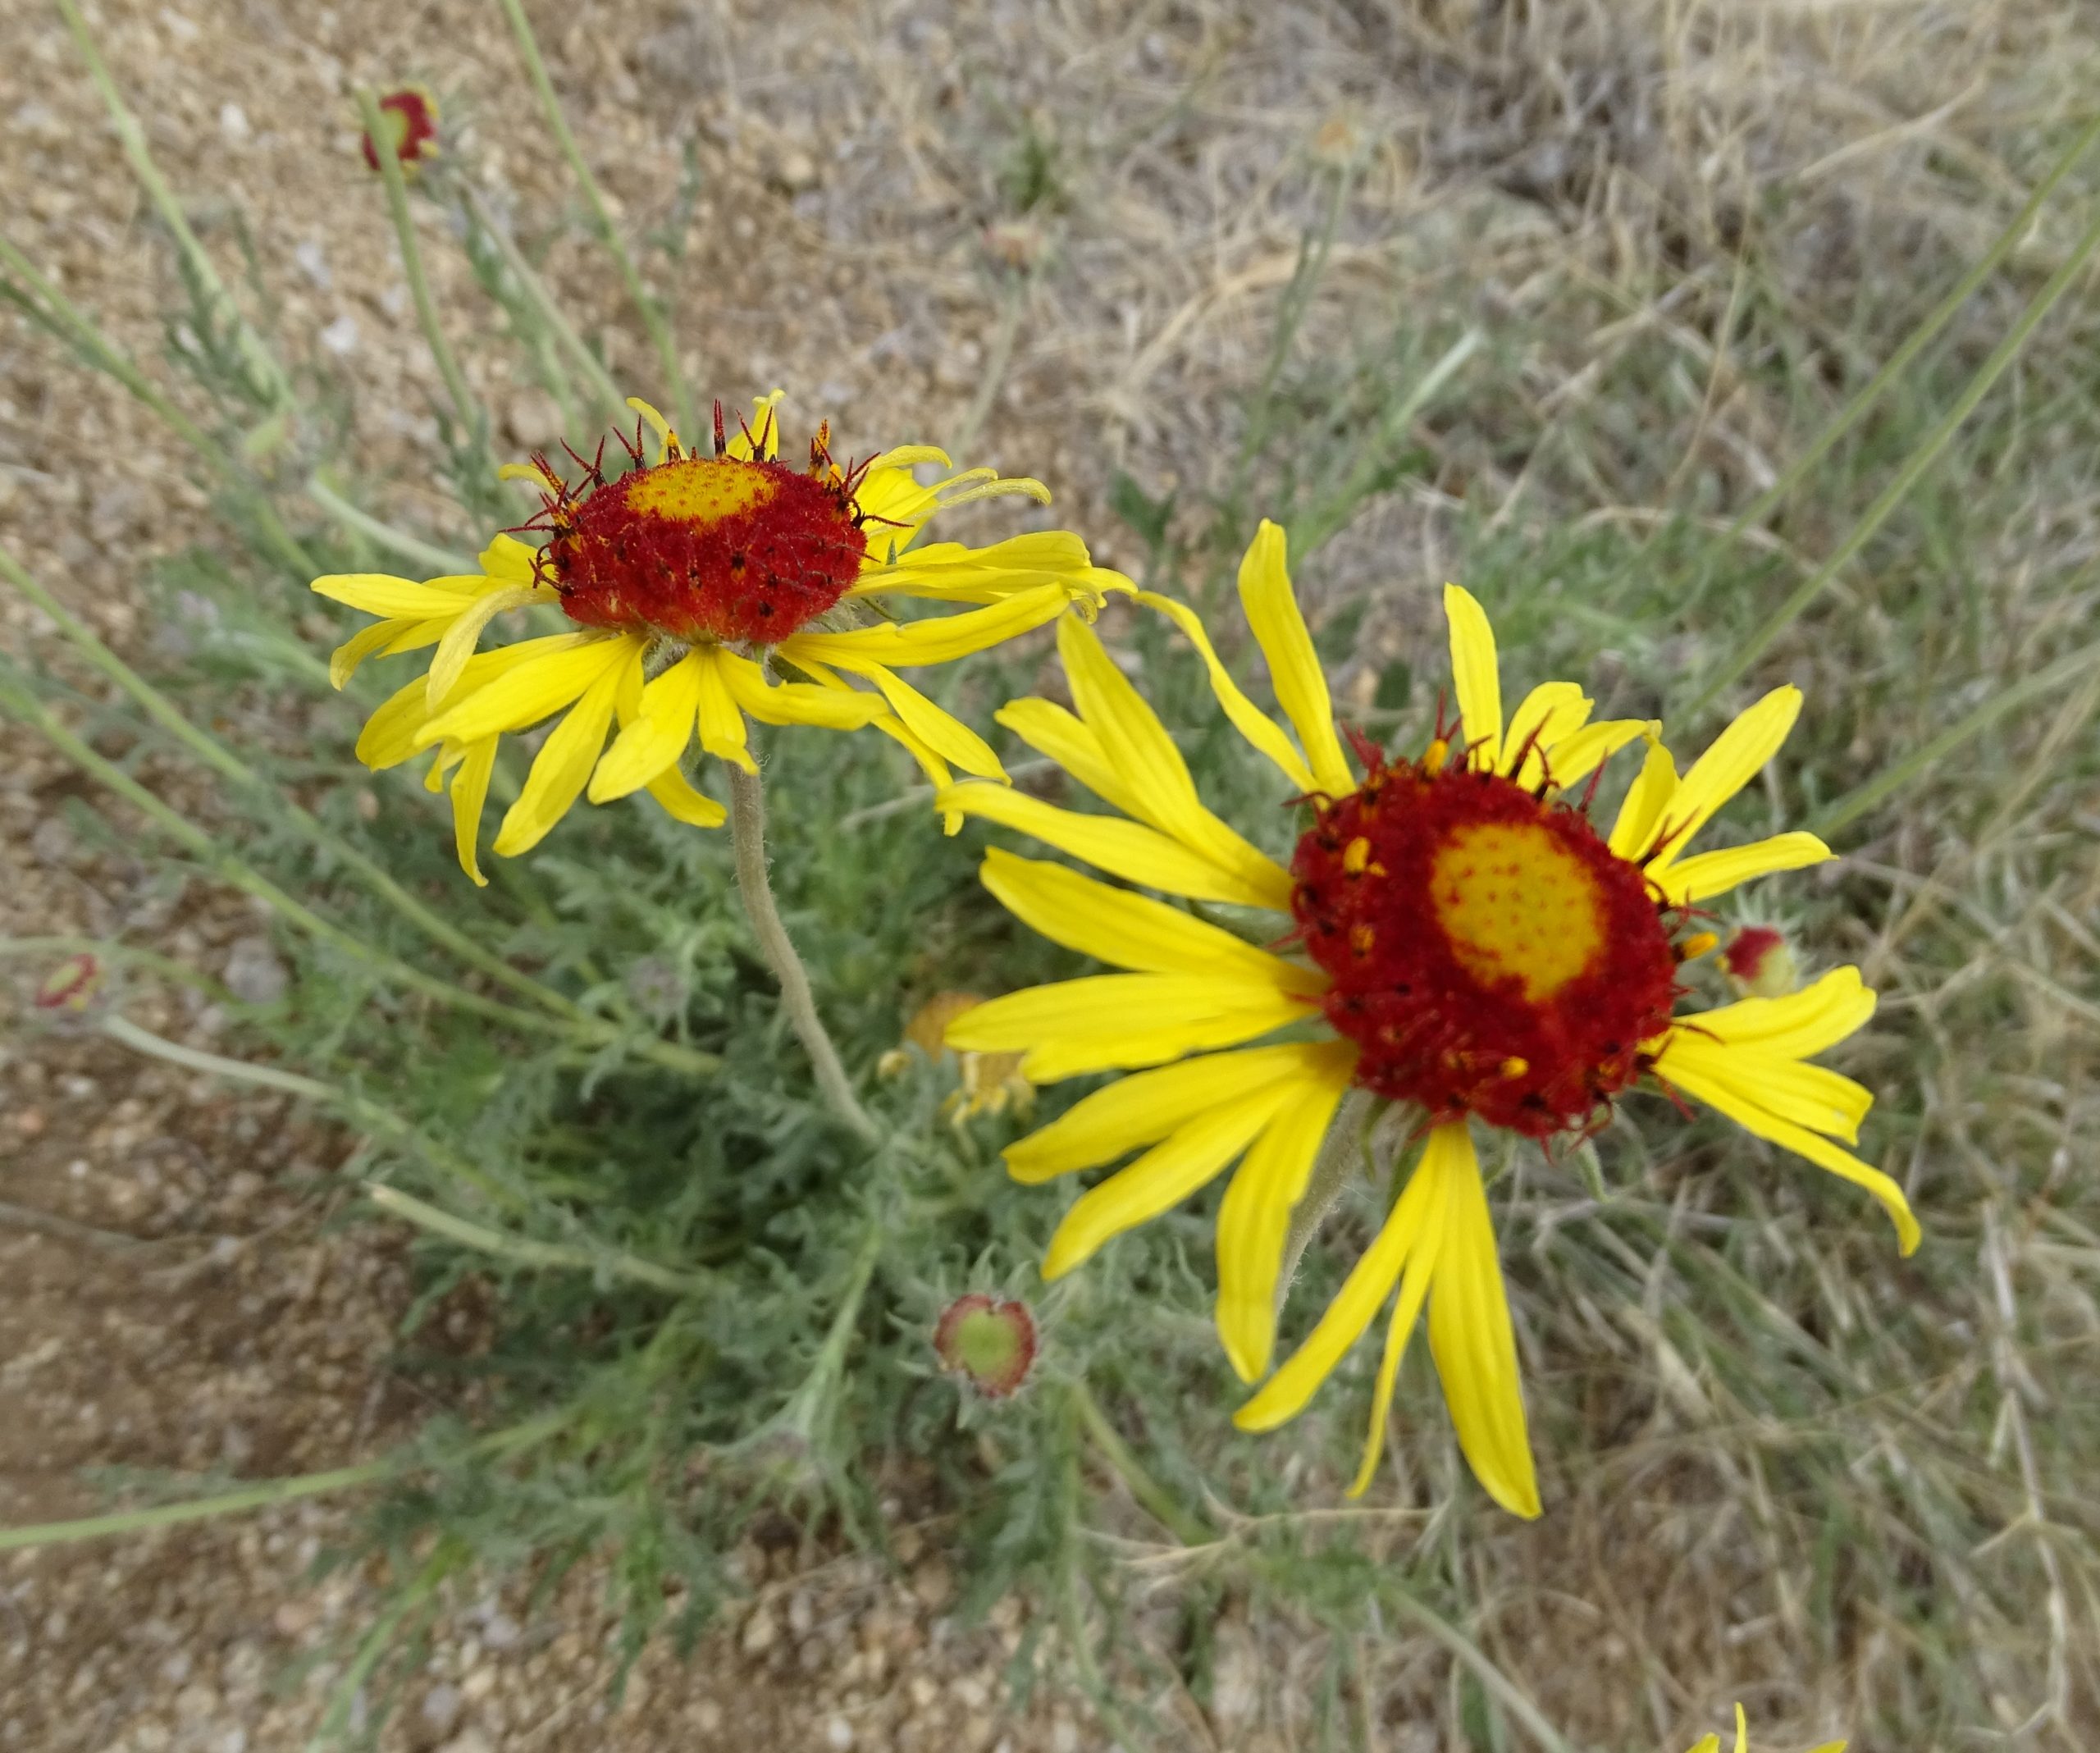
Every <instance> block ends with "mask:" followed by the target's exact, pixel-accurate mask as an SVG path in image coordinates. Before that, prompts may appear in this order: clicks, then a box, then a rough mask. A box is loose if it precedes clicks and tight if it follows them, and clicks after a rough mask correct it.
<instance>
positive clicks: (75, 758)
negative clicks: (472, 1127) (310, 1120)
mask: <svg viewBox="0 0 2100 1753" xmlns="http://www.w3.org/2000/svg"><path fill="white" fill-rule="evenodd" d="M0 706H4V707H6V708H7V710H9V711H10V712H11V713H13V714H15V715H16V717H18V718H20V719H21V720H22V722H23V723H24V724H27V725H29V726H30V728H32V729H33V730H35V731H38V732H39V733H41V734H42V735H43V737H45V738H46V740H47V741H48V742H50V743H51V744H52V746H53V747H54V748H56V749H57V750H58V751H59V752H60V753H61V754H62V755H64V756H66V757H67V758H68V759H70V760H71V761H72V762H73V763H74V764H75V765H76V766H78V767H80V769H83V770H84V772H86V773H88V774H91V775H93V776H94V778H97V779H98V780H100V781H101V782H102V783H103V784H104V785H106V786H107V787H109V788H110V789H111V790H112V791H113V792H116V794H117V795H118V796H119V797H122V798H123V799H124V800H125V801H126V802H127V803H130V805H132V806H134V807H135V808H136V809H137V810H139V811H141V812H142V813H143V814H144V815H146V816H147V817H148V819H150V820H152V821H153V823H154V824H156V825H158V827H159V828H160V829H162V831H163V832H164V833H167V835H168V836H169V837H170V838H171V839H173V840H175V841H176V842H178V843H179V844H180V845H181V846H183V847H185V848H186V849H187V850H188V851H190V852H191V853H192V854H194V856H196V857H197V858H198V859H199V861H200V862H202V863H203V865H205V867H206V868H207V869H208V870H211V871H212V873H213V874H215V875H217V877H218V878H219V879H220V880H221V881H222V882H226V883H231V884H232V885H233V886H234V887H235V888H239V889H241V890H243V891H244V892H246V893H248V894H251V895H253V896H254V897H256V899H257V900H258V901H261V902H264V903H265V904H267V906H269V907H270V908H271V909H272V911H275V912H276V913H278V914H279V915H281V916H282V917H283V918H284V919H285V920H287V921H289V922H290V924H294V925H296V926H298V927H299V929H301V930H303V931H304V932H306V933H308V934H309V935H310V936H313V937H314V938H318V939H320V940H321V941H322V943H327V944H330V945H331V946H333V947H335V948H336V949H338V950H340V951H342V952H345V954H347V955H349V956H351V957H353V958H354V960H356V961H359V962H362V963H363V964H364V965H365V966H367V967H368V968H370V969H372V971H373V972H374V973H376V974H377V975H379V976H381V978H382V979H389V980H392V981H395V982H396V983H398V984H400V985H403V986H406V987H409V988H412V989H413V990H414V991H417V992H419V993H422V994H423V995H424V996H425V997H430V998H435V999H436V1001H437V1002H439V1003H441V1004H444V1005H446V1006H449V1007H450V1008H452V1009H454V1010H458V1011H471V1012H472V1013H473V1014H474V1015H475V1016H486V1017H488V1018H490V1019H491V1020H494V1021H497V1022H500V1023H503V1024H505V1025H508V1026H509V1027H510V1028H513V1029H520V1030H523V1031H526V1032H527V1033H531V1034H543V1035H545V1034H552V1035H561V1036H567V1037H569V1038H571V1039H577V1040H582V1041H589V1042H592V1043H596V1044H598V1045H600V1046H611V1045H614V1044H616V1043H626V1044H628V1045H629V1046H630V1047H631V1048H632V1050H633V1051H634V1052H637V1054H639V1055H641V1057H644V1058H646V1059H652V1060H655V1061H656V1062H657V1063H658V1064H660V1065H664V1066H669V1067H670V1068H671V1069H673V1070H674V1071H685V1072H688V1073H691V1074H692V1075H695V1076H702V1077H704V1076H709V1075H712V1074H714V1072H716V1071H719V1070H720V1069H721V1066H722V1061H721V1060H720V1059H719V1057H717V1056H716V1055H714V1054H713V1053H704V1052H699V1051H697V1050H696V1049H694V1048H687V1047H682V1046H680V1045H679V1044H678V1043H677V1042H675V1041H666V1040H663V1039H660V1038H657V1037H655V1036H646V1037H643V1038H641V1039H630V1038H629V1037H628V1036H627V1035H626V1034H624V1033H623V1031H622V1030H620V1029H617V1028H615V1027H614V1026H613V1025H611V1024H609V1023H605V1022H600V1021H599V1020H597V1019H596V1018H595V1017H591V1016H578V1017H575V1018H568V1019H565V1018H562V1017H557V1016H544V1015H542V1014H541V1013H540V1012H538V1011H525V1010H520V1009H519V1008H518V1007H517V1006H515V1005H511V1004H504V1003H503V1002H501V1001H500V1000H498V999H495V998H484V997H482V996H481V995H480V994H479V993H471V992H468V991H467V990H465V989H464V988H462V987H459V986H455V985H454V984H452V983H451V982H450V981H449V980H445V979H439V978H438V977H437V976H436V975H430V974H426V973H425V972H423V970H422V969H420V968H417V967H414V966H411V965H410V964H409V963H408V962H405V961H401V960H400V959H399V957H397V956H390V955H389V954H387V953H386V952H385V951H383V950H380V949H376V948H374V947H372V945H370V944H368V943H365V942H364V941H363V939H362V938H358V937H357V936H356V935H354V934H353V933H350V932H348V931H345V929H343V928H342V927H341V926H340V925H337V924H334V923H332V922H331V921H330V920H326V919H323V918H322V916H321V915H319V914H317V913H316V912H314V911H313V910H312V909H311V908H309V907H308V906H305V905H304V904H303V903H302V902H298V901H296V900H294V899H293V897H291V896H290V895H288V894H286V893H285V892H284V890H282V889H281V888H278V887H277V886H276V883H272V882H271V881H270V880H269V879H268V878H267V877H265V876H264V875H263V874H262V873H261V872H259V871H258V870H255V869H254V868H253V866H252V865H249V864H247V863H245V862H244V861H242V860H241V859H240V858H238V857H236V856H235V855H234V854H233V853H232V852H231V851H228V850H226V847H223V846H221V845H220V844H219V842H217V841H216V840H214V839H213V838H212V837H211V836H210V835H209V834H208V833H204V832H203V829H199V828H198V827H196V826H195V825H194V824H192V823H190V822H189V821H187V820H185V819H184V818H183V816H181V815H180V814H179V813H178V812H176V810H172V809H171V808H170V807H169V806H167V804H165V803H163V802H162V801H161V800H160V799H159V798H158V797H155V796H154V795H153V793H152V792H149V791H148V790H147V789H146V787H144V786H143V785H141V784H140V783H139V782H138V781H137V780H136V779H135V778H132V777H131V775H130V774H128V773H126V772H125V771H124V769H122V768H121V767H119V766H118V765H116V763H115V762H113V761H111V760H106V759H104V758H103V756H100V755H98V754H97V753H96V752H95V751H94V749H92V748H90V747H89V746H88V745H87V743H85V742H83V741H82V740H81V739H80V737H77V736H75V734H74V733H72V732H71V730H69V729H68V728H66V726H65V725H64V724H62V723H61V722H60V720H59V719H58V718H57V715H56V714H54V713H52V711H51V710H50V709H49V708H48V706H46V705H44V703H43V701H40V700H39V699H38V698H37V697H36V696H34V694H32V693H30V692H29V691H28V690H27V689H26V688H24V687H21V685H20V684H19V683H18V682H15V681H14V680H12V679H11V678H7V677H6V676H4V675H0Z"/></svg>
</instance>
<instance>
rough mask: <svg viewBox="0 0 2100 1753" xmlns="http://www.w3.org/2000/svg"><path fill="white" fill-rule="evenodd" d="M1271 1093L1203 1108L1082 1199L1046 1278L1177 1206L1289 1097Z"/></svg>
mask: <svg viewBox="0 0 2100 1753" xmlns="http://www.w3.org/2000/svg"><path fill="white" fill-rule="evenodd" d="M1289 1093H1290V1091H1289V1089H1287V1088H1278V1087H1273V1086H1272V1087H1271V1088H1269V1089H1262V1090H1259V1091H1258V1092H1256V1093H1253V1095H1250V1096H1243V1097H1241V1098H1239V1099H1238V1100H1237V1101H1233V1102H1226V1103H1225V1104H1224V1105H1223V1106H1221V1107H1212V1108H1208V1109H1206V1110H1205V1111H1204V1112H1203V1113H1202V1114H1200V1115H1198V1116H1196V1117H1195V1118H1194V1119H1193V1120H1191V1121H1188V1122H1187V1124H1185V1125H1183V1126H1181V1127H1180V1129H1179V1130H1176V1132H1175V1133H1174V1134H1172V1135H1171V1137H1169V1138H1167V1139H1164V1140H1162V1142H1161V1143H1159V1144H1155V1145H1153V1148H1151V1149H1150V1150H1148V1151H1147V1152H1146V1153H1144V1155H1143V1156H1142V1157H1139V1158H1138V1160H1137V1161H1136V1162H1134V1163H1132V1164H1131V1165H1130V1167H1128V1168H1127V1169H1122V1170H1119V1171H1117V1172H1116V1173H1115V1174H1113V1175H1112V1176H1109V1177H1108V1179H1107V1180H1105V1181H1103V1182H1102V1184H1101V1185H1099V1186H1098V1187H1092V1188H1089V1189H1088V1190H1087V1191H1086V1192H1085V1193H1084V1194H1081V1195H1080V1198H1079V1200H1078V1202H1077V1203H1075V1204H1074V1205H1073V1207H1072V1208H1071V1210H1070V1211H1068V1212H1066V1213H1065V1217H1064V1221H1062V1222H1061V1223H1060V1224H1059V1225H1058V1226H1057V1233H1056V1234H1055V1235H1052V1237H1051V1238H1050V1246H1049V1249H1048V1251H1047V1252H1046V1253H1044V1254H1043V1277H1044V1278H1045V1279H1046V1280H1050V1279H1056V1278H1061V1277H1062V1276H1064V1275H1065V1274H1066V1273H1067V1272H1069V1271H1071V1269H1072V1268H1073V1267H1075V1266H1077V1265H1079V1264H1080V1262H1082V1261H1084V1260H1085V1259H1087V1258H1089V1256H1090V1255H1091V1254H1093V1252H1094V1250H1095V1249H1098V1248H1099V1247H1100V1246H1101V1244H1103V1242H1106V1241H1107V1240H1108V1239H1109V1238H1110V1237H1112V1236H1116V1235H1121V1234H1122V1233H1123V1232H1124V1231H1125V1230H1134V1229H1135V1228H1136V1227H1137V1226H1139V1224H1141V1223H1144V1222H1145V1221H1148V1219H1151V1218H1153V1217H1157V1216H1158V1215H1159V1214H1160V1213H1161V1212H1164V1211H1168V1210H1171V1208H1172V1207H1175V1206H1176V1205H1179V1204H1180V1203H1181V1202H1182V1201H1183V1200H1184V1199H1185V1198H1188V1197H1189V1194H1192V1193H1194V1191H1195V1190H1196V1189H1198V1187H1201V1186H1203V1185H1205V1184H1206V1183H1208V1181H1209V1180H1210V1179H1211V1177H1212V1176H1214V1175H1216V1174H1217V1172H1218V1171H1219V1170H1221V1169H1222V1168H1223V1167H1224V1166H1226V1164H1227V1163H1228V1162H1231V1161H1232V1159H1233V1158H1234V1157H1236V1156H1238V1155H1239V1153H1240V1152H1241V1151H1243V1150H1244V1149H1245V1148H1247V1145H1248V1143H1249V1140H1250V1139H1253V1136H1254V1134H1256V1133H1257V1132H1258V1131H1260V1130H1261V1129H1262V1126H1264V1125H1267V1122H1268V1120H1269V1116H1271V1115H1272V1114H1273V1113H1275V1112H1276V1108H1277V1107H1278V1106H1279V1105H1281V1102H1283V1101H1284V1100H1285V1098H1286V1097H1287V1096H1288V1095H1289Z"/></svg>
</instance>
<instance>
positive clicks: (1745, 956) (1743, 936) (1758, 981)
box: [1721, 925, 1801, 998]
mask: <svg viewBox="0 0 2100 1753" xmlns="http://www.w3.org/2000/svg"><path fill="white" fill-rule="evenodd" d="M1721 966H1723V968H1725V969H1727V970H1728V978H1729V979H1731V980H1733V982H1734V983H1735V984H1736V985H1737V988H1740V989H1741V990H1742V992H1743V993H1745V994H1746V996H1747V997H1752V998H1783V997H1786V996H1787V993H1790V992H1792V991H1793V990H1794V988H1796V987H1797V986H1799V985H1800V984H1801V965H1800V964H1799V963H1798V962H1796V961H1795V960H1794V952H1793V951H1792V950H1791V949H1790V948H1788V947H1787V940H1786V939H1785V938H1783V937H1782V936H1781V935H1780V934H1778V932H1776V931H1774V929H1772V928H1771V927H1770V926H1769V925H1746V926H1744V927H1743V928H1742V930H1740V931H1738V932H1737V934H1735V935H1734V936H1733V938H1729V939H1728V947H1727V948H1726V949H1724V950H1723V951H1722V952H1721Z"/></svg>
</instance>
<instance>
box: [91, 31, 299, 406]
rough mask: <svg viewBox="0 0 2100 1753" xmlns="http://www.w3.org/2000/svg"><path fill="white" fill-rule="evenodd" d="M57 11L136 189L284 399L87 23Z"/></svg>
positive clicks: (266, 352) (275, 366) (261, 345)
mask: <svg viewBox="0 0 2100 1753" xmlns="http://www.w3.org/2000/svg"><path fill="white" fill-rule="evenodd" d="M56 3H57V7H58V10H59V12H60V13H61V14H62V16H64V18H65V20H66V29H67V30H69V31H71V33H72V35H73V42H74V43H75V47H77V48H79V49H80V55H81V58H82V59H83V60H84V61H85V62H87V64H88V76H89V78H90V79H92V80H94V85H95V89H96V90H97V91H98V92H100V93H101V94H102V100H103V104H104V106H105V107H107V109H108V111H109V116H110V121H111V123H112V126H114V128H115V130H116V139H117V144H119V145H120V146H121V147H122V148H123V149H124V156H125V157H126V160H128V161H129V162H130V166H131V171H132V174H133V175H134V176H136V177H137V178H138V179H139V186H140V187H142V188H143V189H144V190H145V191H146V196H147V199H148V200H150V201H151V202H152V203H153V209H154V211H155V212H158V214H159V215H160V217H161V221H162V224H164V225H166V226H167V228H168V230H169V231H171V232H172V233H173V234H174V235H175V240H176V244H177V246H178V247H179V248H180V249H181V251H182V254H183V259H184V260H185V262H188V263H189V272H190V275H191V276H192V278H193V279H194V281H195V282H196V284H197V285H198V286H199V288H200V289H201V290H203V293H204V294H206V295H207V296H208V298H209V299H210V300H211V302H212V304H214V305H216V306H217V307H218V308H219V309H220V311H221V313H223V315H224V316H225V317H226V321H227V322H230V323H231V325H232V326H233V330H234V333H235V335H236V336H238V337H239V339H240V350H241V353H242V355H243V356H244V358H246V359H247V361H248V363H249V367H251V368H252V369H253V371H254V372H255V374H256V387H257V388H258V389H259V390H262V391H263V393H264V394H265V395H267V397H268V398H269V399H271V400H272V402H281V401H282V400H284V399H285V395H286V394H287V391H288V390H289V389H290V382H289V380H288V379H287V378H286V377H285V368H284V367H283V366H282V365H281V364H279V363H278V362H277V359H276V356H275V355H274V354H272V352H271V351H270V349H269V346H268V345H267V343H266V342H265V341H264V340H263V337H262V336H260V335H258V333H256V331H255V330H254V328H253V326H252V325H251V324H250V323H249V321H248V319H247V318H246V317H244V316H243V315H242V314H241V310H240V305H239V304H236V303H235V301H234V296H233V294H232V293H231V291H230V290H228V289H227V286H226V282H225V281H222V280H221V279H220V278H219V274H218V270H217V268H215V267H212V258H210V257H209V256H208V255H207V254H205V253H204V246H203V244H202V243H200V242H199V240H198V237H197V234H196V233H195V232H194V231H192V230H191V229H190V227H189V216H188V215H187V214H185V212H183V211H182V203H180V201H178V200H176V198H175V191H174V190H173V189H171V188H170V187H169V186H168V185H167V179H166V178H165V177H163V176H162V175H161V172H160V167H159V166H158V165H157V164H155V163H154V162H153V153H151V152H150V151H149V150H148V148H147V145H146V131H145V130H144V129H143V128H141V127H140V126H139V118H138V117H137V116H134V115H133V114H132V113H131V111H130V107H129V106H127V105H126V103H125V101H124V98H123V94H121V93H120V92H119V91H118V90H117V89H116V80H113V79H112V78H111V77H110V74H109V69H108V67H107V66H106V65H104V63H103V58H102V52H101V51H100V50H99V49H98V48H96V46H95V39H94V34H93V33H92V32H90V31H89V29H88V23H87V21H86V20H85V19H84V18H83V17H82V16H80V8H79V7H78V6H77V5H75V0H56Z"/></svg>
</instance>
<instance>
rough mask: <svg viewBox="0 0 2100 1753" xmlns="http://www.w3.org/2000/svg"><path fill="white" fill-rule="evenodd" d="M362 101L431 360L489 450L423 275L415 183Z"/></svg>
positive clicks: (373, 110) (468, 427)
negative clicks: (413, 208)
mask: <svg viewBox="0 0 2100 1753" xmlns="http://www.w3.org/2000/svg"><path fill="white" fill-rule="evenodd" d="M357 98H358V116H359V117H360V118H361V119H362V120H363V123H364V131H365V137H366V139H369V140H370V141H371V142H372V156H373V157H376V158H377V159H378V161H379V176H380V180H381V181H382V182H383V183H385V184H386V212H387V215H388V217H390V218H391V219H392V220H393V221H394V236H395V241H396V242H397V243H398V244H399V245H400V246H401V271H402V272H403V273H404V274H406V275H407V276H408V277H409V297H410V298H412V299H414V300H415V305H416V320H417V321H418V322H420V323H422V329H423V339H424V340H426V341H427V342H428V343H429V345H430V351H431V358H434V359H436V361H437V371H438V375H439V376H440V377H442V378H444V380H445V393H446V394H447V395H450V397H451V398H452V411H453V412H454V413H455V414H457V415H458V416H459V425H460V428H461V430H462V431H463V432H464V433H465V434H466V435H467V436H468V438H469V439H470V440H471V441H473V443H474V445H476V447H477V449H480V450H483V451H486V449H487V443H486V441H487V435H488V418H487V416H486V414H484V413H482V408H481V404H479V403H478V402H477V401H476V400H475V399H474V392H473V390H470V389H468V387H467V378H466V374H465V373H464V372H462V371H461V370H460V369H459V360H458V359H457V358H454V355H453V352H452V344H451V342H450V341H448V340H446V339H445V329H444V326H443V325H442V324H441V323H440V322H438V320H437V304H436V300H435V299H432V298H431V295H430V281H429V279H428V277H427V276H426V275H425V274H424V272H423V253H422V247H421V246H420V245H419V244H418V243H417V242H416V221H415V216H414V215H413V213H411V212H409V180H408V178H407V177H406V176H403V175H402V173H401V160H400V156H399V154H398V153H395V151H394V150H393V149H392V148H391V147H390V146H389V145H388V144H386V141H387V131H386V124H385V122H384V121H382V119H381V116H380V113H379V99H378V98H377V97H375V96H374V95H373V94H372V88H371V87H370V86H368V85H360V86H358V93H357Z"/></svg>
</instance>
